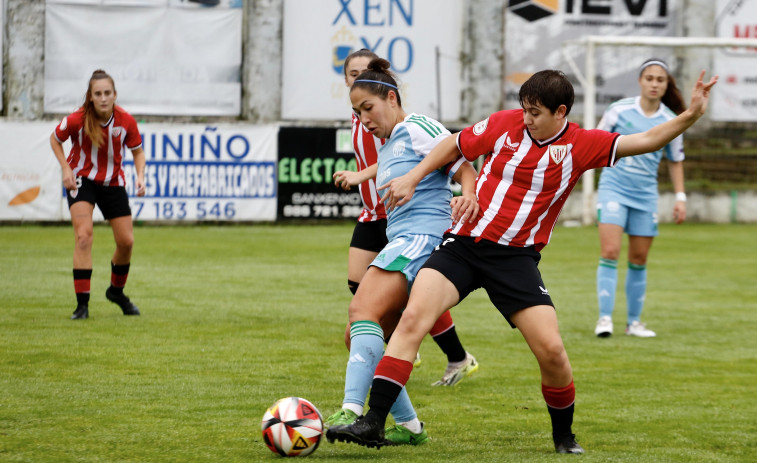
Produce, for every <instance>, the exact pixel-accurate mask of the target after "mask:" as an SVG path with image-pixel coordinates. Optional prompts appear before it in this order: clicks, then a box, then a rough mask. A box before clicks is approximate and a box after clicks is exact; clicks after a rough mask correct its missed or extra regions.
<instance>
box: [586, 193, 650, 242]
mask: <svg viewBox="0 0 757 463" xmlns="http://www.w3.org/2000/svg"><path fill="white" fill-rule="evenodd" d="M597 201H598V202H597V221H598V222H599V223H608V224H614V225H619V226H621V227H623V230H624V231H625V232H626V233H627V234H629V235H631V236H657V210H656V208H655V210H652V211H646V210H642V209H636V208H633V207H629V206H627V205H625V204H623V196H622V195H618V194H616V193H614V192H611V191H610V192H608V191H607V190H604V191H603V192H602V193H601V194H599V195H598V197H597Z"/></svg>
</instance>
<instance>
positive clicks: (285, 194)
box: [278, 127, 363, 219]
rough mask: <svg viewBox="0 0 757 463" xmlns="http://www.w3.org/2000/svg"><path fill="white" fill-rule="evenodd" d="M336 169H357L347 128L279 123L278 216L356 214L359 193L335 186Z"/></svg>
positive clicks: (341, 216) (360, 202)
mask: <svg viewBox="0 0 757 463" xmlns="http://www.w3.org/2000/svg"><path fill="white" fill-rule="evenodd" d="M338 170H353V171H354V170H357V165H356V162H355V155H354V154H353V152H352V140H351V132H350V129H349V128H343V129H339V128H307V127H281V128H280V130H279V165H278V176H279V177H278V178H279V205H278V217H279V219H344V218H357V216H359V215H360V211H361V210H362V207H363V203H362V201H361V199H360V193H359V192H358V189H357V187H355V188H353V189H352V190H350V191H344V190H342V189H340V188H337V187H336V186H334V181H333V180H332V175H333V174H334V172H336V171H338Z"/></svg>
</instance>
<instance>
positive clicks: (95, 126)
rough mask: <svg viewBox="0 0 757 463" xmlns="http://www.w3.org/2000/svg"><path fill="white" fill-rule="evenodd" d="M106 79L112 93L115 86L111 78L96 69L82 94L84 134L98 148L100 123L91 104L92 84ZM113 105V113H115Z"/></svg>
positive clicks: (101, 136)
mask: <svg viewBox="0 0 757 463" xmlns="http://www.w3.org/2000/svg"><path fill="white" fill-rule="evenodd" d="M100 79H108V80H110V83H111V85H113V91H114V92H115V91H116V84H115V82H113V78H112V77H111V76H110V75H108V73H107V72H105V71H103V70H102V69H97V70H96V71H95V72H93V73H92V77H90V78H89V86H87V93H85V94H84V104H83V105H82V108H83V109H84V133H85V134H86V135H87V137H89V139H90V140H91V141H92V146H93V147H95V148H99V147H100V145H101V144H102V142H103V134H102V130H100V123H99V122H98V121H97V112H96V111H95V104H94V103H93V102H92V83H93V82H94V81H96V80H100ZM115 110H116V109H115V105H114V107H113V111H115Z"/></svg>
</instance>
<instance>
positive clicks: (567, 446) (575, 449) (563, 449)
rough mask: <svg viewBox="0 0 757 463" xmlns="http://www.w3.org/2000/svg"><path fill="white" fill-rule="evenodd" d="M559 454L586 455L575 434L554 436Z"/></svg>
mask: <svg viewBox="0 0 757 463" xmlns="http://www.w3.org/2000/svg"><path fill="white" fill-rule="evenodd" d="M552 440H553V441H554V442H555V451H556V452H557V453H584V449H583V447H581V446H580V445H578V442H576V435H575V434H560V435H554V434H553V435H552Z"/></svg>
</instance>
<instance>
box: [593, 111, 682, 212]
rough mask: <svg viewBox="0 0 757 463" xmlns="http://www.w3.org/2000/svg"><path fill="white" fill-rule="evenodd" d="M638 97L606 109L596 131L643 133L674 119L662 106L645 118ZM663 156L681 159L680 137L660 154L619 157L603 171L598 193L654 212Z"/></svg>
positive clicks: (627, 133) (628, 133)
mask: <svg viewBox="0 0 757 463" xmlns="http://www.w3.org/2000/svg"><path fill="white" fill-rule="evenodd" d="M640 100H641V97H638V96H637V97H633V98H625V99H622V100H619V101H616V102H615V103H613V104H611V105H610V107H608V108H607V111H605V114H604V115H603V116H602V120H601V121H599V125H598V126H597V128H599V129H602V130H605V131H608V132H617V133H619V134H621V135H630V134H634V133H640V132H646V131H647V130H649V129H651V128H652V127H655V126H657V125H660V124H662V123H663V122H666V121H668V120H670V119H673V118H674V117H676V115H675V113H674V112H673V111H671V110H670V109H669V108H668V107H667V106H665V105H664V104H663V103H660V108H659V109H658V110H657V112H656V113H655V114H653V115H652V116H646V115H645V114H644V111H643V110H642V109H641V105H640V104H639V102H640ZM663 154H664V155H665V156H666V157H667V159H668V160H669V161H672V162H680V161H683V159H684V154H683V135H679V136H678V137H676V138H675V139H674V140H673V141H671V142H670V143H668V144H667V145H666V146H665V147H663V148H662V149H661V150H659V151H655V152H653V153H646V154H641V155H638V156H628V157H624V158H621V159H620V160H619V161H618V162H617V163H616V164H615V167H612V168H604V169H602V174H601V176H600V177H599V191H598V194H599V195H600V196H601V195H602V190H611V191H613V192H615V193H616V195H620V196H621V197H622V198H623V201H622V202H623V204H624V205H626V206H628V207H632V208H635V209H640V210H647V211H656V210H657V198H658V192H657V171H658V169H659V166H660V161H661V160H662V156H663Z"/></svg>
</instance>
